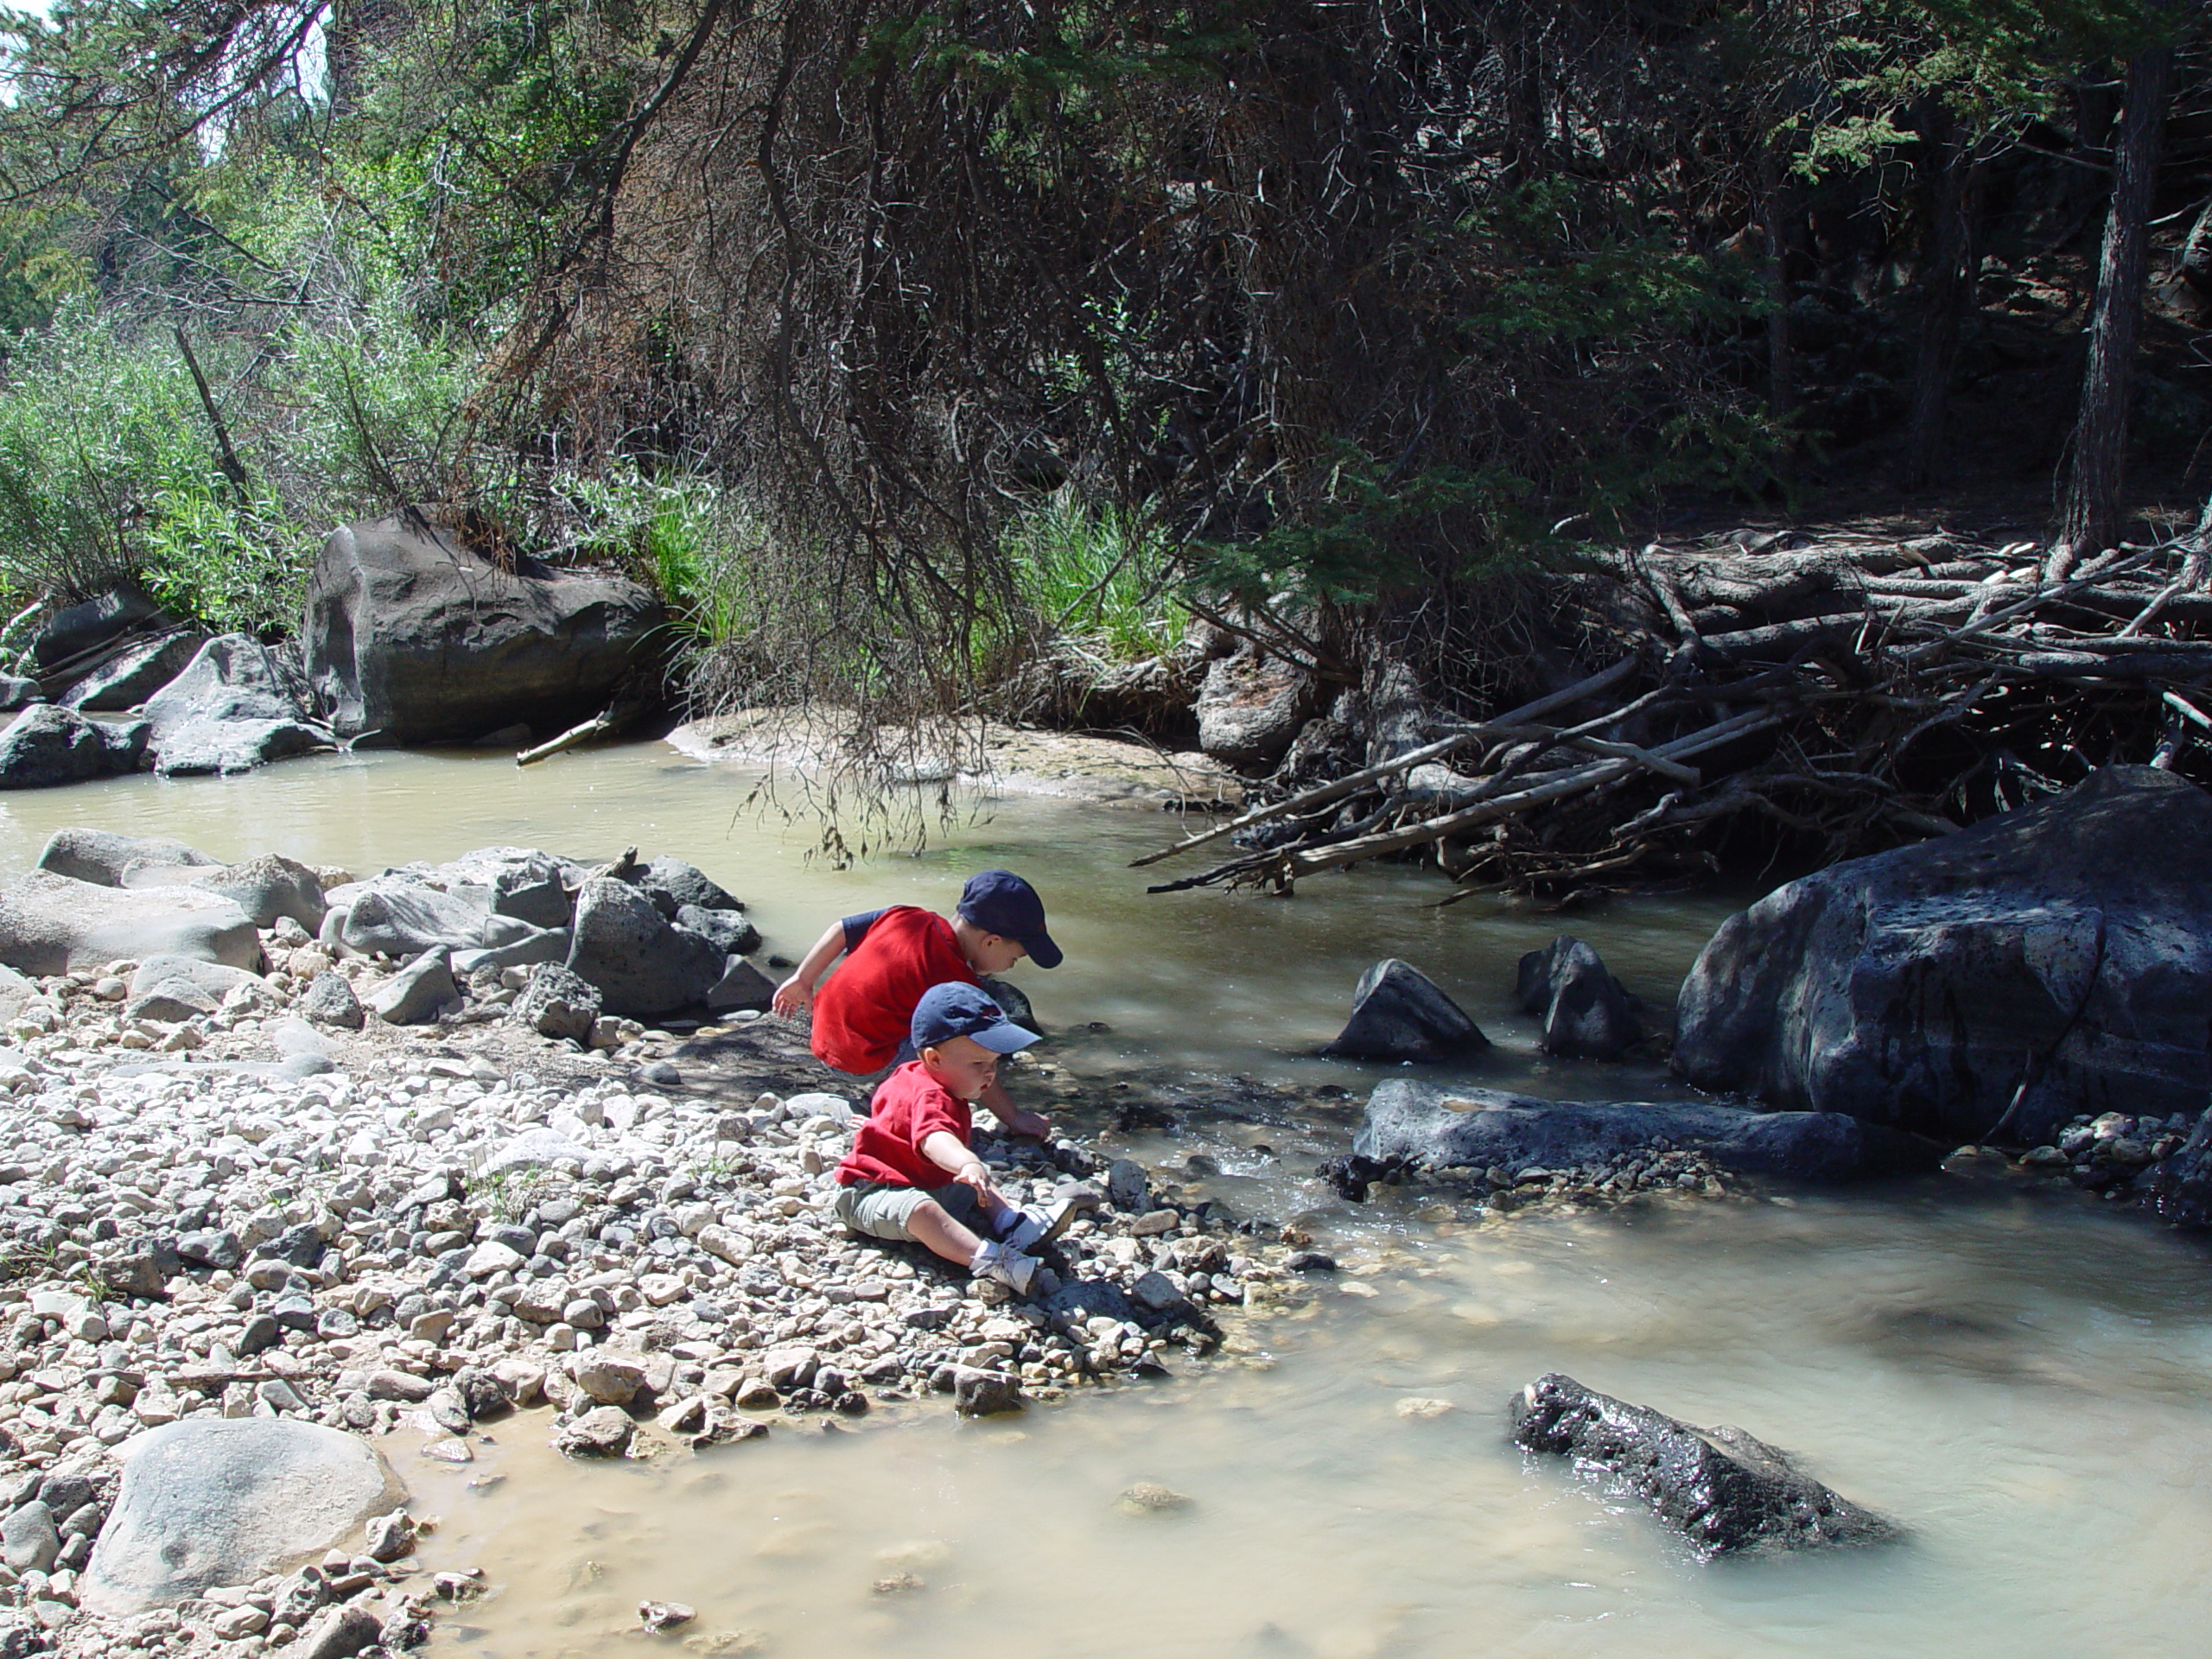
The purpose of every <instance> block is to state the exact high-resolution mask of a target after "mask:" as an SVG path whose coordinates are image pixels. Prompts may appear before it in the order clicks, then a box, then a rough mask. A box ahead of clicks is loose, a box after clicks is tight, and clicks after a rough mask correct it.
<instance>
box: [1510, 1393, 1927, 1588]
mask: <svg viewBox="0 0 2212 1659" xmlns="http://www.w3.org/2000/svg"><path fill="white" fill-rule="evenodd" d="M1510 1414H1511V1417H1512V1421H1513V1438H1514V1440H1516V1442H1518V1443H1519V1444H1520V1445H1521V1446H1525V1447H1526V1448H1527V1449H1528V1450H1529V1451H1531V1452H1546V1453H1549V1454H1552V1455H1554V1456H1559V1457H1568V1458H1572V1459H1574V1466H1575V1468H1576V1470H1577V1471H1579V1472H1580V1473H1581V1474H1583V1475H1584V1476H1586V1477H1587V1478H1592V1479H1596V1480H1601V1481H1603V1482H1605V1484H1607V1485H1609V1486H1611V1485H1617V1484H1618V1485H1625V1486H1626V1487H1628V1488H1629V1490H1630V1491H1633V1492H1635V1493H1636V1494H1637V1496H1638V1497H1641V1498H1642V1499H1643V1501H1644V1502H1645V1503H1649V1505H1650V1506H1651V1508H1652V1510H1653V1511H1654V1512H1655V1513H1656V1515H1657V1516H1659V1518H1660V1519H1661V1520H1662V1521H1664V1522H1666V1523H1667V1524H1668V1525H1669V1526H1671V1527H1673V1528H1674V1529H1675V1530H1676V1531H1678V1532H1680V1533H1681V1534H1682V1535H1683V1536H1684V1537H1686V1538H1688V1540H1689V1541H1690V1547H1691V1548H1693V1549H1694V1550H1695V1551H1696V1552H1697V1554H1699V1556H1700V1558H1702V1559H1705V1560H1711V1559H1712V1558H1713V1557H1714V1556H1716V1555H1723V1554H1737V1553H1740V1552H1745V1551H1755V1550H1757V1551H1765V1550H1785V1549H1811V1548H1821V1547H1822V1546H1825V1545H1831V1544H1869V1543H1879V1542H1884V1541H1887V1540H1890V1539H1891V1538H1894V1537H1896V1536H1897V1528H1896V1526H1895V1525H1894V1524H1893V1523H1892V1522H1889V1521H1886V1520H1885V1519H1884V1518H1883V1517H1882V1516H1878V1515H1876V1514H1874V1513H1872V1511H1871V1510H1863V1509H1861V1508H1859V1505H1857V1504H1856V1503H1852V1502H1851V1501H1850V1500H1849V1499H1848V1498H1846V1497H1840V1496H1839V1495H1838V1494H1837V1493H1835V1492H1833V1491H1830V1490H1829V1489H1828V1488H1827V1487H1826V1486H1824V1485H1822V1484H1821V1483H1820V1482H1819V1481H1817V1480H1815V1479H1814V1478H1812V1477H1811V1476H1810V1475H1808V1474H1807V1473H1805V1472H1804V1471H1802V1469H1800V1468H1798V1467H1797V1466H1796V1464H1795V1463H1794V1462H1793V1461H1791V1459H1790V1458H1789V1454H1788V1453H1787V1452H1782V1451H1779V1450H1777V1448H1775V1447H1774V1446H1769V1445H1767V1444H1766V1442H1765V1441H1764V1440H1758V1439H1755V1438H1753V1437H1752V1436H1751V1435H1749V1434H1746V1433H1745V1432H1744V1431H1743V1430H1742V1429H1740V1428H1731V1427H1726V1426H1723V1427H1719V1428H1693V1427H1690V1425H1689V1424H1688V1423H1685V1422H1681V1421H1678V1420H1676V1419H1675V1418H1672V1417H1669V1416H1668V1415H1666V1414H1664V1413H1662V1412H1657V1411H1654V1410H1652V1409H1651V1408H1649V1407H1648V1406H1637V1405H1630V1403H1628V1402H1626V1401H1624V1400H1616V1399H1614V1398H1612V1397H1611V1395H1603V1394H1599V1393H1598V1392H1597V1391H1596V1390H1595V1389H1586V1388H1584V1387H1583V1386H1582V1384H1580V1383H1577V1382H1576V1381H1575V1380H1574V1379H1573V1377H1571V1376H1562V1375H1561V1374H1560V1373H1559V1372H1557V1371H1553V1372H1550V1373H1548V1374H1547V1375H1545V1376H1540V1377H1538V1378H1537V1379H1536V1380H1535V1382H1534V1383H1530V1384H1529V1386H1528V1387H1527V1388H1525V1389H1522V1390H1521V1392H1520V1393H1519V1394H1518V1395H1515V1396H1514V1399H1513V1403H1512V1406H1511V1407H1510Z"/></svg>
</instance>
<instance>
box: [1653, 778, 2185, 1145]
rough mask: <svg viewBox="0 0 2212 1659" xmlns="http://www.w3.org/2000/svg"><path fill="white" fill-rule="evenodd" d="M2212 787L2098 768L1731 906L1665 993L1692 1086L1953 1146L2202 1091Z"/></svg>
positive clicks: (2167, 1102)
mask: <svg viewBox="0 0 2212 1659" xmlns="http://www.w3.org/2000/svg"><path fill="white" fill-rule="evenodd" d="M2209 1007H2212V796H2208V795H2207V794H2206V793H2205V791H2202V790H2201V789H2199V788H2197V787H2196V785H2194V784H2191V783H2190V782H2188V781H2187V780H2186V779H2181V778H2177V777H2176V776H2174V775H2173V774H2172V773H2171V772H2161V771H2158V770H2156V769H2154V768H2152V767H2149V766H2108V767H2106V768H2104V769H2103V770H2101V771H2099V772H2094V773H2092V774H2091V775H2090V777H2089V779H2088V781H2086V782H2085V783H2083V784H2082V785H2079V786H2078V787H2077V788H2075V789H2073V790H2071V791H2068V792H2067V793H2066V794H2064V795H2059V796H2054V797H2052V798H2050V799H2048V800H2045V801H2043V802H2040V803H2038V804H2036V805H2034V806H2030V807H2023V808H2021V809H2020V810H2018V811H2015V812H2007V813H2004V814H2002V815H2001V816H1999V817H1994V818H1989V819H1986V820H1984V821H1983V822H1982V823H1977V824H1975V825H1974V826H1973V827H1972V828H1971V829H1964V830H1961V831H1960V832H1959V833H1958V834H1957V835H1955V836H1943V837H1941V838H1940V839H1937V840H1934V841H1925V842H1920V843H1918V844H1917V845H1915V846H1911V847H1903V848H1899V849H1897V850H1896V851H1894V852H1888V853H1882V854H1878V855H1876V856H1874V857H1872V858H1861V859H1853V860H1852V861H1849V862H1847V863H1843V864H1838V865H1836V866H1835V867H1834V868H1831V869H1827V870H1822V871H1821V872H1820V873H1819V874H1815V875H1809V876H1806V877H1804V878H1803V879H1802V880H1796V881H1792V882H1789V883H1788V884H1787V885H1785V886H1783V887H1779V888H1777V889H1776V891H1775V892H1773V893H1770V894H1769V895H1768V896H1767V897H1766V898H1764V899H1760V900H1759V902H1758V903H1757V904H1755V905H1753V906H1751V908H1750V909H1749V910H1746V911H1744V912H1739V913H1738V914H1737V915H1735V916H1732V917H1731V918H1729V919H1728V920H1727V921H1726V922H1724V923H1723V924H1721V926H1720V929H1719V931H1718V932H1716V933H1715V934H1714V935H1713V938H1712V941H1711V942H1710V943H1709V944H1707V946H1706V947H1705V950H1704V951H1703V952H1702V953H1701V954H1700V956H1699V957H1698V959H1697V964H1696V966H1695V967H1694V968H1693V969H1691V970H1690V975H1689V977H1688V980H1687V981H1685V982H1684V983H1683V986H1682V992H1681V1001H1680V1002H1679V1004H1678V1006H1677V1008H1676V1014H1675V1020H1676V1036H1675V1069H1676V1070H1677V1071H1680V1072H1681V1075H1682V1076H1683V1077H1687V1078H1688V1080H1689V1081H1690V1082H1692V1083H1694V1084H1697V1085H1698V1086H1699V1087H1700V1088H1701V1089H1709V1090H1725V1091H1727V1092H1731V1093H1737V1094H1745V1095H1755V1096H1758V1098H1760V1099H1762V1100H1764V1101H1767V1102H1768V1103H1771V1104H1773V1105H1777V1106H1786V1107H1793V1108H1796V1107H1802V1108H1809V1109H1812V1110H1815V1111H1825V1112H1848V1113H1849V1114H1851V1115H1852V1116H1854V1117H1860V1118H1865V1119H1866V1120H1867V1121H1869V1122H1876V1123H1887V1124H1892V1125H1894V1126H1896V1127H1897V1128H1904V1129H1911V1130H1914V1131H1916V1132H1918V1133H1921V1134H1924V1135H1931V1136H1935V1137H1936V1138H1938V1139H1941V1140H1943V1141H1946V1143H1947V1144H1948V1145H1952V1146H1957V1145H1960V1144H1961V1143H1963V1142H1968V1141H1997V1142H1999V1143H2001V1144H2005V1145H2012V1146H2028V1147H2033V1146H2038V1145H2041V1144H2044V1143H2045V1142H2048V1141H2055V1140H2056V1138H2057V1135H2058V1131H2059V1129H2060V1128H2062V1127H2063V1125H2064V1124H2065V1123H2066V1122H2067V1121H2068V1120H2069V1118H2071V1117H2074V1116H2076V1115H2077V1114H2088V1115H2090V1116H2094V1115H2096V1114H2098V1113H2101V1112H2106V1111H2118V1112H2125V1113H2127V1114H2129V1115H2130V1116H2136V1115H2141V1114H2151V1115H2154V1116H2161V1117H2164V1116H2171V1114H2173V1113H2175V1112H2190V1113H2196V1112H2198V1111H2202V1109H2203V1107H2204V1103H2205V1099H2206V1097H2207V1095H2208V1094H2212V1021H2208V1020H2206V1018H2205V1011H2206V1009H2207V1008H2209Z"/></svg>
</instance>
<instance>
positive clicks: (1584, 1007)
mask: <svg viewBox="0 0 2212 1659" xmlns="http://www.w3.org/2000/svg"><path fill="white" fill-rule="evenodd" d="M1514 1000H1515V1001H1516V1002H1518V1003H1519V1004H1520V1006H1521V1011H1522V1013H1523V1014H1535V1015H1537V1016H1538V1017H1539V1018H1540V1019H1541V1020H1542V1021H1543V1024H1544V1035H1543V1044H1542V1046H1543V1051H1544V1052H1545V1053H1547V1054H1558V1055H1562V1056H1572V1057H1579V1058H1584V1059H1593V1060H1611V1059H1617V1058H1619V1057H1620V1056H1621V1055H1622V1054H1624V1053H1625V1052H1627V1051H1628V1050H1629V1049H1630V1048H1632V1047H1634V1046H1636V1045H1637V1043H1638V1042H1640V1041H1642V1040H1643V1025H1642V1024H1641V1023H1640V1022H1639V1021H1638V1020H1637V1017H1636V1012H1635V1010H1634V1009H1633V1008H1632V1007H1630V1005H1629V997H1628V993H1627V992H1626V991H1624V990H1623V989H1622V988H1621V982H1620V981H1618V979H1615V978H1614V977H1613V976H1612V975H1611V974H1609V973H1607V972H1606V971H1605V962H1604V961H1603V959H1601V958H1600V957H1599V955H1598V953H1597V952H1596V951H1595V950H1592V949H1591V948H1590V946H1588V945H1586V944H1584V943H1583V942H1582V941H1581V940H1580V939H1577V938H1570V937H1568V936H1567V934H1564V933H1562V934H1560V937H1559V938H1555V939H1554V940H1553V941H1552V942H1551V944H1549V945H1548V946H1547V947H1546V948H1545V949H1543V950H1531V951H1529V954H1528V955H1527V956H1525V957H1522V958H1521V968H1520V972H1519V974H1518V976H1516V981H1515V984H1514Z"/></svg>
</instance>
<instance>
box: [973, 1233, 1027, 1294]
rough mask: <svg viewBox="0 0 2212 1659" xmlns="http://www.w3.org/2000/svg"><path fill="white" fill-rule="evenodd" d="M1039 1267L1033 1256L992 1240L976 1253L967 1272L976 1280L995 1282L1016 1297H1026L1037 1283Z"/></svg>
mask: <svg viewBox="0 0 2212 1659" xmlns="http://www.w3.org/2000/svg"><path fill="white" fill-rule="evenodd" d="M1040 1265H1042V1264H1041V1263H1039V1261H1038V1260H1037V1258H1036V1257H1035V1256H1033V1255H1023V1254H1022V1252H1020V1250H1017V1249H1014V1247H1013V1246H1012V1245H1010V1244H1006V1243H1001V1242H1000V1241H998V1240H996V1239H994V1240H992V1241H991V1242H990V1243H988V1244H986V1245H984V1246H983V1248H982V1249H980V1250H978V1251H976V1260H975V1261H974V1262H972V1263H971V1264H970V1265H969V1269H968V1271H969V1272H970V1273H972V1274H975V1275H976V1278H978V1279H991V1280H995V1281H997V1282H998V1283H1000V1284H1001V1285H1004V1286H1005V1287H1007V1289H1008V1290H1010V1291H1012V1292H1013V1293H1014V1294H1015V1295H1017V1296H1027V1295H1028V1294H1029V1287H1030V1286H1032V1285H1033V1284H1034V1283H1035V1282H1036V1281H1037V1269H1038V1268H1039V1266H1040Z"/></svg>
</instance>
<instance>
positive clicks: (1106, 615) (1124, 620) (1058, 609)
mask: <svg viewBox="0 0 2212 1659" xmlns="http://www.w3.org/2000/svg"><path fill="white" fill-rule="evenodd" d="M1003 546H1004V548H1005V550H1006V553H1007V558H1008V560H1009V562H1010V563H1011V564H1012V566H1013V569H1014V584H1015V590H1016V592H1017V594H1019V595H1020V601H1021V603H1022V605H1023V607H1024V608H1025V609H1027V611H1028V612H1030V613H1031V616H1030V617H1029V618H1027V619H1024V621H1025V622H1027V623H1028V624H1029V625H1031V626H1038V625H1041V626H1042V627H1043V628H1044V629H1045V630H1046V633H1045V635H1044V637H1045V638H1046V639H1053V638H1058V639H1065V640H1067V641H1069V642H1071V643H1072V644H1075V645H1080V646H1081V647H1083V648H1084V649H1085V650H1086V651H1087V652H1090V654H1091V655H1093V656H1096V657H1099V658H1104V659H1105V660H1106V661H1108V662H1111V663H1130V662H1141V661H1142V660H1143V659H1145V658H1148V657H1154V656H1157V655H1158V654H1159V653H1160V652H1162V651H1164V650H1166V648H1167V647H1168V646H1170V645H1173V643H1174V642H1175V641H1176V639H1179V637H1180V636H1181V634H1182V631H1183V627H1184V626H1185V621H1186V620H1187V619H1186V617H1185V614H1184V613H1183V610H1182V607H1180V606H1179V605H1177V604H1176V603H1175V601H1174V600H1173V597H1172V594H1171V581H1172V577H1173V558H1172V556H1171V553H1170V550H1169V546H1168V543H1167V539H1166V537H1165V536H1164V535H1162V534H1161V533H1160V531H1159V530H1158V529H1157V528H1155V527H1154V526H1152V525H1150V524H1145V523H1143V522H1142V521H1141V520H1140V519H1139V518H1136V517H1135V515H1133V514H1130V513H1128V512H1124V511H1122V509H1120V508H1118V507H1116V506H1113V505H1103V504H1099V503H1096V502H1088V501H1085V500H1084V499H1083V497H1082V496H1081V495H1079V494H1078V493H1077V492H1076V491H1075V490H1074V489H1073V488H1071V487H1063V488H1061V489H1059V490H1057V491H1055V492H1054V493H1052V495H1050V496H1048V497H1046V498H1045V499H1042V500H1040V501H1039V502H1038V503H1036V504H1035V505H1032V506H1030V507H1029V508H1027V510H1026V511H1024V512H1021V513H1020V514H1019V515H1017V516H1016V518H1014V522H1013V523H1012V524H1009V525H1008V526H1007V531H1006V534H1005V538H1004V542H1003Z"/></svg>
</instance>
